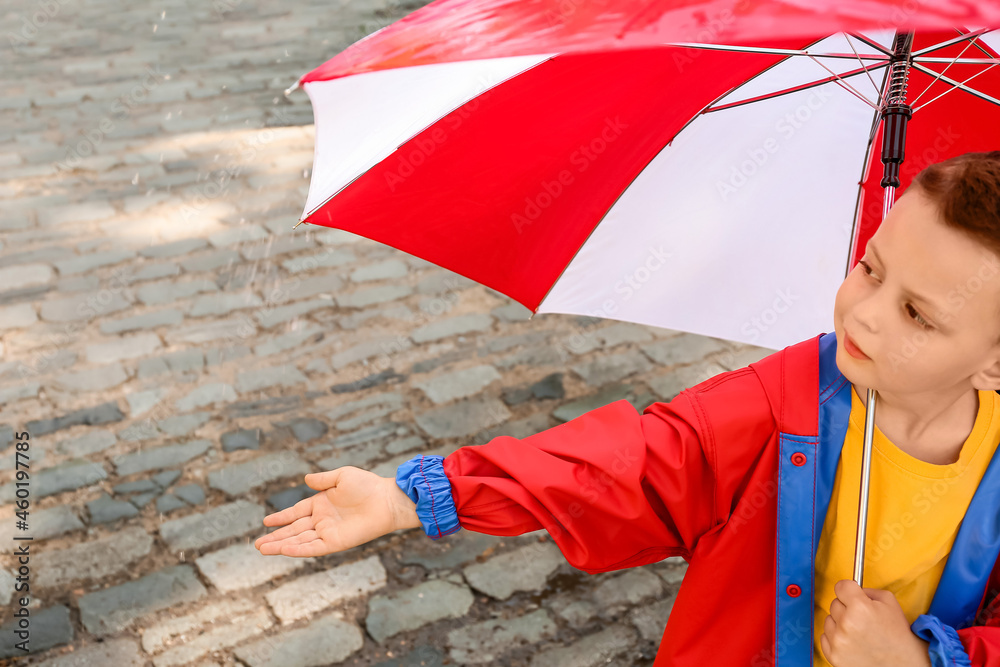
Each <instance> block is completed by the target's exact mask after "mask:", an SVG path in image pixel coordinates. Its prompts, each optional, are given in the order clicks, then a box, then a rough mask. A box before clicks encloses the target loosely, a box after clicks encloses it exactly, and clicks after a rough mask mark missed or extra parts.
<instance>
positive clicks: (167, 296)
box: [136, 279, 219, 306]
mask: <svg viewBox="0 0 1000 667" xmlns="http://www.w3.org/2000/svg"><path fill="white" fill-rule="evenodd" d="M218 289H219V287H218V286H217V285H216V284H215V283H213V282H212V281H211V280H205V279H196V280H186V281H183V282H182V281H174V280H161V281H159V282H155V283H149V284H147V285H141V286H140V287H139V288H138V289H137V290H136V295H137V296H138V297H139V300H140V301H142V302H143V303H144V304H146V305H147V306H158V305H160V304H163V303H173V302H175V301H180V300H181V299H187V298H189V297H192V296H194V295H196V294H200V293H202V292H215V291H217V290H218Z"/></svg>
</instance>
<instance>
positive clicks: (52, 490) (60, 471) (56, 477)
mask: <svg viewBox="0 0 1000 667" xmlns="http://www.w3.org/2000/svg"><path fill="white" fill-rule="evenodd" d="M107 477H108V473H107V471H105V470H104V466H103V465H101V464H100V463H94V462H92V461H83V460H79V459H74V460H71V461H64V462H62V463H60V464H59V465H57V466H53V467H51V468H45V469H44V470H41V471H39V472H36V473H35V474H34V476H33V477H32V480H31V482H30V485H31V486H30V488H31V495H32V497H34V498H36V499H37V498H44V497H45V496H52V495H55V494H57V493H62V492H63V491H72V490H74V489H79V488H82V487H85V486H90V485H91V484H96V483H97V482H99V481H100V480H102V479H107ZM17 488H18V486H17V482H16V481H13V482H8V483H7V484H4V485H3V486H2V487H0V502H11V501H13V500H14V498H15V492H16V490H17Z"/></svg>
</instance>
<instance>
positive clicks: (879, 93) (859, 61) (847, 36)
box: [844, 32, 881, 96]
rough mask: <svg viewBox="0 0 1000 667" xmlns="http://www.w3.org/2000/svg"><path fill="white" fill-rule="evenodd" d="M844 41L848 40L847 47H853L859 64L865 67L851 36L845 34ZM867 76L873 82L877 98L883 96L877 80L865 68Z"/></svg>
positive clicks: (852, 49)
mask: <svg viewBox="0 0 1000 667" xmlns="http://www.w3.org/2000/svg"><path fill="white" fill-rule="evenodd" d="M844 39H846V40H847V45H848V46H850V47H851V51H854V55H856V56H858V64H859V65H861V66H862V67H865V62H864V61H863V60H861V56H860V55H858V50H857V49H856V48H854V43H853V42H851V36H850V34H848V33H846V32H845V33H844ZM865 74H867V75H868V80H869V81H871V82H872V87H873V88H874V89H875V95H876V96H879V95H881V91H880V90H879V88H878V86H876V85H875V79H873V78H872V75H871V72H869V71H868V68H867V67H865Z"/></svg>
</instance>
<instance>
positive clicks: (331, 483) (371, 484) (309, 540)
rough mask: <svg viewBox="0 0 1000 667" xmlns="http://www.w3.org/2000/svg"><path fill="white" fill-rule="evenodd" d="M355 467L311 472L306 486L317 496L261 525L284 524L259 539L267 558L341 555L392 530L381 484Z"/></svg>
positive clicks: (388, 501) (387, 500)
mask: <svg viewBox="0 0 1000 667" xmlns="http://www.w3.org/2000/svg"><path fill="white" fill-rule="evenodd" d="M386 479H387V478H383V477H380V476H378V475H376V474H375V473H372V472H369V471H367V470H362V469H361V468H356V467H354V466H343V467H341V468H336V469H335V470H330V471H327V472H318V473H310V474H308V475H306V476H305V482H306V484H308V485H309V486H310V487H311V488H313V489H317V490H318V491H319V493H317V494H316V495H314V496H312V497H310V498H304V499H303V500H300V501H299V502H297V503H295V504H294V505H292V506H291V507H289V508H287V509H283V510H281V511H280V512H275V513H274V514H268V515H267V516H266V517H264V525H265V526H282V528H279V529H278V530H276V531H274V532H273V533H268V534H267V535H264V536H263V537H260V538H258V539H257V540H256V541H255V542H254V546H255V547H257V549H258V550H259V551H260V553H261V554H263V555H265V556H271V555H282V556H295V557H299V558H309V557H312V556H325V555H326V554H331V553H336V552H338V551H344V550H345V549H350V548H351V547H356V546H358V545H359V544H364V543H365V542H370V541H371V540H374V539H375V538H377V537H381V536H382V535H385V534H386V533H390V532H392V531H393V530H395V525H394V513H393V507H392V503H391V499H390V496H389V495H388V493H387V492H386V485H385V483H384V482H385V480H386Z"/></svg>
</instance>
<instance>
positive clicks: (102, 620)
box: [79, 565, 208, 637]
mask: <svg viewBox="0 0 1000 667" xmlns="http://www.w3.org/2000/svg"><path fill="white" fill-rule="evenodd" d="M207 593H208V591H206V590H205V587H204V586H202V584H201V582H200V581H198V578H197V576H196V575H195V573H194V568H192V567H191V566H190V565H176V566H174V567H169V568H166V569H165V570H161V571H159V572H154V573H152V574H148V575H146V576H144V577H142V578H140V579H136V580H135V581H129V582H126V583H124V584H120V585H118V586H113V587H111V588H105V589H104V590H101V591H96V592H94V593H88V594H87V595H84V596H83V597H81V598H80V599H79V605H80V620H81V622H82V623H83V626H84V627H85V628H86V629H87V632H90V633H91V634H93V635H96V636H99V637H100V636H105V635H111V634H115V633H117V632H121V631H122V630H125V629H127V628H129V627H131V626H132V625H133V624H134V623H135V622H136V621H137V620H140V619H142V618H144V617H146V616H148V615H150V614H153V613H155V612H157V611H159V610H161V609H166V608H168V607H171V606H173V605H175V604H183V603H185V602H192V601H194V600H197V599H199V598H201V597H204V596H205V595H207Z"/></svg>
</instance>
